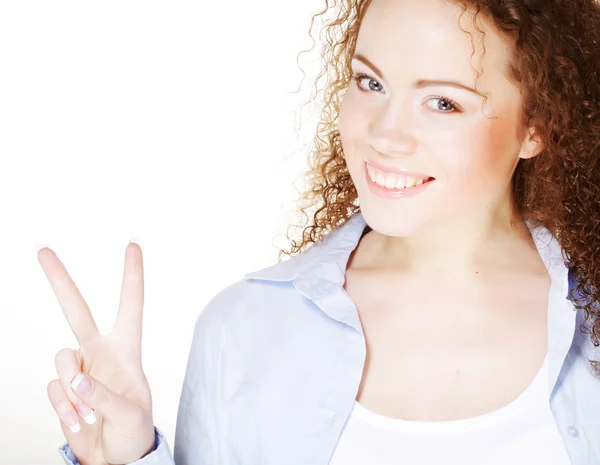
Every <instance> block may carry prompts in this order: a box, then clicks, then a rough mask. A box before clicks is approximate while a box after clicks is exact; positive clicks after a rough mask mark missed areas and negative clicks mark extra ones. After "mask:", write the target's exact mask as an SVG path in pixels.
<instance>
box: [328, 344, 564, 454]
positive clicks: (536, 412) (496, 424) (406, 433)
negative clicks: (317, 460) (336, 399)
mask: <svg viewBox="0 0 600 465" xmlns="http://www.w3.org/2000/svg"><path fill="white" fill-rule="evenodd" d="M547 379H548V356H547V355H546V358H545V359H544V362H543V364H542V367H541V369H540V371H539V372H538V374H537V375H536V377H535V379H534V380H533V381H532V383H531V384H530V385H529V386H528V387H527V388H526V389H525V391H523V392H522V393H521V395H519V397H517V398H516V399H514V400H513V401H512V402H510V403H509V404H508V405H505V406H504V407H501V408H500V409H498V410H495V411H493V412H489V413H486V414H483V415H479V416H476V417H471V418H465V419H461V420H451V421H411V420H403V419H397V418H391V417H386V416H383V415H380V414H378V413H376V412H374V411H371V410H368V409H366V408H365V407H363V406H362V405H360V404H359V403H358V402H355V403H354V408H353V410H352V413H351V415H350V416H349V418H348V420H347V421H346V424H345V425H344V429H343V430H342V433H341V434H340V437H339V439H338V443H337V446H336V448H335V451H334V453H333V455H332V457H331V460H330V462H329V465H366V464H368V465H398V464H403V463H406V464H413V465H416V464H418V465H434V464H435V465H439V464H441V463H443V464H444V465H507V464H511V465H531V464H534V463H536V464H537V463H543V464H544V465H571V462H570V460H569V458H568V455H567V453H566V450H565V448H564V444H563V441H562V438H561V437H560V433H559V432H558V429H557V427H556V424H555V422H554V419H553V417H552V413H551V411H550V405H549V403H548V397H549V396H548V383H547Z"/></svg>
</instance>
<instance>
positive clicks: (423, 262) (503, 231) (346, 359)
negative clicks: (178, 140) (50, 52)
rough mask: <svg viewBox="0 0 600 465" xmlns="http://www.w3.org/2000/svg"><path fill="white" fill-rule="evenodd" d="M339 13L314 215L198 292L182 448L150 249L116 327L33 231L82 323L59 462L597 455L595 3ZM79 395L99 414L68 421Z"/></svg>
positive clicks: (61, 357)
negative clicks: (153, 334) (75, 427)
mask: <svg viewBox="0 0 600 465" xmlns="http://www.w3.org/2000/svg"><path fill="white" fill-rule="evenodd" d="M326 11H332V10H329V9H326ZM333 11H335V17H334V18H333V19H332V20H331V21H330V22H329V23H328V24H326V29H327V31H325V32H326V34H322V35H321V37H326V38H327V42H326V43H325V49H324V56H325V57H326V58H327V67H326V68H324V69H323V73H327V74H328V77H329V81H328V83H327V87H326V89H325V93H324V99H323V102H324V104H325V106H324V108H323V113H322V115H323V121H322V124H321V125H320V127H319V130H318V134H317V136H316V138H315V150H314V152H313V153H312V154H311V155H312V157H311V159H310V166H311V169H310V171H309V172H308V173H307V174H308V175H310V176H309V184H310V188H309V190H308V191H307V193H306V195H305V200H306V202H305V203H304V205H303V206H302V208H301V210H302V212H303V213H304V212H305V211H306V210H307V209H308V208H312V207H314V208H315V210H314V214H313V217H312V220H311V223H310V224H308V225H305V226H306V228H305V229H304V230H303V234H302V240H301V241H300V243H296V242H293V247H292V249H291V250H290V251H286V252H285V253H287V254H288V255H290V256H291V258H290V259H289V260H285V261H281V260H280V261H279V263H277V264H276V265H273V266H271V267H268V268H265V269H263V270H259V271H257V272H254V273H249V274H247V275H245V276H244V279H241V280H240V281H238V282H235V283H233V284H232V285H230V286H229V287H227V288H226V289H223V290H222V291H221V292H219V293H218V294H217V295H216V296H215V297H214V298H213V299H212V300H211V301H210V302H209V304H208V305H207V307H206V308H205V309H204V310H203V311H202V313H201V314H200V316H199V318H198V320H197V323H196V327H195V330H194V337H193V343H192V347H191V351H190V356H189V360H188V365H187V369H186V374H185V379H184V383H183V388H182V392H181V400H180V405H179V411H178V417H177V430H176V438H175V449H174V456H172V455H171V452H170V449H169V446H168V444H167V442H166V441H165V438H164V435H163V434H162V433H161V432H160V430H159V429H158V428H156V427H155V426H154V424H153V421H152V404H151V397H150V389H149V386H148V383H147V381H146V379H145V377H144V374H143V371H142V368H141V354H140V347H141V324H142V323H141V321H142V300H143V299H142V295H143V278H142V256H141V250H140V249H139V247H138V246H137V245H135V244H134V245H130V246H129V248H128V249H127V252H126V263H125V274H124V283H123V294H122V299H121V305H120V310H119V316H118V320H117V323H116V325H115V330H114V331H113V333H111V335H108V336H100V335H99V334H98V331H97V329H96V326H95V324H94V322H93V318H92V317H91V315H90V313H89V310H88V309H87V306H86V305H85V302H84V301H83V299H82V298H81V296H80V295H79V293H78V292H77V290H76V287H75V285H74V284H73V283H72V281H71V280H70V278H69V277H68V274H67V272H66V270H65V269H64V267H63V266H62V264H61V263H60V261H59V260H58V258H57V257H56V255H55V254H54V253H53V252H52V251H51V250H49V249H43V250H41V251H40V252H39V260H40V262H41V264H42V266H43V267H44V270H45V271H46V273H47V275H48V278H49V280H50V282H51V284H52V286H53V289H54V290H55V292H56V294H57V297H58V298H59V300H60V301H61V304H62V306H63V308H64V311H65V314H66V317H67V319H68V321H69V324H70V325H71V327H72V328H73V330H74V332H75V334H76V335H77V337H78V340H79V343H80V349H79V350H78V351H76V352H75V351H72V350H68V349H65V350H63V351H61V352H59V353H58V354H57V359H56V365H57V371H58V378H57V379H56V380H53V381H52V382H51V383H50V384H49V385H48V393H49V397H50V401H51V402H52V405H53V406H54V408H55V410H56V412H57V414H58V416H59V417H60V419H61V421H62V423H61V425H62V427H63V431H64V433H65V437H66V439H67V443H66V444H64V445H63V446H62V447H61V448H60V449H59V451H60V453H61V455H62V456H63V458H64V460H65V463H67V464H73V463H77V461H78V462H79V463H81V464H83V465H87V464H97V463H118V464H123V463H135V464H136V465H141V464H146V465H149V464H161V465H162V464H165V465H167V464H173V463H175V464H177V465H217V464H239V465H249V464H261V465H281V464H285V465H296V464H298V465H300V464H306V465H308V464H311V465H312V464H323V465H325V464H332V465H342V464H344V465H354V464H378V465H388V464H398V463H411V464H422V465H424V464H434V463H440V462H441V460H444V463H455V464H461V465H469V464H477V465H482V464H485V465H493V464H511V465H517V464H532V463H536V464H537V463H544V464H553V465H566V464H573V465H592V464H600V377H599V373H598V370H597V365H596V363H594V362H597V360H598V358H600V354H598V353H597V351H596V350H595V347H596V346H597V345H598V336H599V335H600V323H599V322H598V316H599V314H600V310H599V308H598V288H599V285H600V266H599V262H598V251H599V250H600V231H599V227H600V205H599V202H600V187H599V186H600V158H599V156H600V124H599V118H598V111H599V108H600V80H599V77H600V48H599V47H598V42H599V40H600V6H599V4H598V3H597V2H595V1H594V0H570V1H565V0H543V1H541V0H539V1H536V0H511V1H506V0H505V1H500V0H464V1H460V0H453V1H444V0H420V1H418V2H417V1H413V0H393V1H392V0H366V1H363V0H346V1H342V2H340V4H338V5H337V6H335V10H333ZM324 13H325V11H324V12H322V13H321V14H324ZM320 77H322V76H320ZM310 244H312V246H310V247H307V246H308V245H310ZM282 253H283V251H282ZM279 258H280V259H281V255H280V257H279ZM92 361H93V364H92ZM83 375H85V376H83ZM72 381H73V383H71V382H72ZM73 386H74V387H73ZM84 386H85V387H88V388H89V389H90V390H89V392H88V394H81V393H78V391H77V388H78V387H79V388H81V387H84ZM82 405H87V406H88V407H90V408H91V409H94V410H95V411H96V415H97V418H96V421H95V422H94V423H92V424H81V425H80V428H81V429H80V430H79V431H77V432H72V431H71V429H69V427H68V425H69V416H70V415H71V416H73V418H75V419H77V415H76V410H75V408H77V409H78V410H79V412H80V414H81V415H82V416H83V415H84V413H81V412H82V410H81V409H82Z"/></svg>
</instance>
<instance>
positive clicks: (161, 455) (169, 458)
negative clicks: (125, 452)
mask: <svg viewBox="0 0 600 465" xmlns="http://www.w3.org/2000/svg"><path fill="white" fill-rule="evenodd" d="M58 452H59V453H60V456H61V457H62V459H63V461H64V462H65V464H66V465H80V463H79V460H77V457H75V455H74V454H73V451H72V450H71V447H70V446H69V444H68V443H67V442H65V443H64V444H63V445H62V446H60V447H59V448H58ZM174 464H175V461H174V460H173V455H172V454H171V450H170V449H169V444H168V442H167V439H166V438H165V435H164V434H163V432H162V431H161V430H159V429H158V428H157V427H156V426H155V427H154V449H153V450H152V452H150V453H149V454H148V455H146V456H145V457H142V458H141V459H139V460H136V461H135V462H131V463H130V464H128V465H174Z"/></svg>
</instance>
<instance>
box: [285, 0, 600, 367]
mask: <svg viewBox="0 0 600 465" xmlns="http://www.w3.org/2000/svg"><path fill="white" fill-rule="evenodd" d="M338 3H339V4H338ZM370 3H371V0H339V2H337V1H336V0H332V1H330V0H326V6H325V8H324V9H323V10H322V11H320V12H318V13H316V14H315V15H313V17H312V22H311V26H310V30H311V31H312V28H313V25H314V22H315V18H317V17H321V19H322V20H323V30H322V31H321V35H320V37H321V38H322V43H323V45H322V47H323V48H322V50H321V59H322V68H321V70H320V72H319V74H318V76H317V81H316V83H315V87H314V89H315V93H314V94H313V95H312V98H311V100H310V101H313V100H314V99H315V98H316V97H317V95H319V92H321V91H322V98H321V107H320V110H319V111H320V112H319V116H320V118H319V123H318V126H317V130H316V135H315V136H314V147H312V149H311V150H310V152H309V156H308V166H309V169H308V171H306V172H304V173H303V177H304V180H305V182H306V184H307V186H308V188H307V189H306V190H305V191H304V192H303V193H302V195H301V198H300V200H299V202H298V203H299V204H300V205H299V211H300V212H301V213H302V215H303V217H304V223H303V224H301V225H290V226H289V228H291V227H293V226H295V227H301V228H303V230H302V236H301V239H300V240H299V241H295V240H290V236H289V228H288V232H287V234H286V238H287V239H288V240H289V241H290V243H291V248H290V249H289V250H285V249H280V250H279V253H278V258H277V261H278V262H280V261H281V260H282V255H283V254H286V255H288V256H292V255H294V254H297V253H301V252H303V251H304V250H305V249H306V248H307V246H308V245H310V244H312V243H315V242H317V241H319V240H321V239H322V238H323V237H324V236H325V235H326V234H327V233H328V232H330V231H332V230H333V229H334V228H336V227H337V226H339V225H340V224H341V223H343V222H345V221H346V220H347V219H348V218H350V216H352V215H353V214H354V213H356V212H357V211H359V210H360V206H359V205H357V200H358V195H357V191H356V188H355V186H354V183H353V181H352V179H351V177H350V173H349V171H348V167H347V165H346V162H345V159H344V156H343V151H342V145H341V139H340V133H339V130H338V126H337V117H338V111H339V108H340V103H341V99H342V96H343V92H344V90H345V89H346V87H347V85H348V83H349V81H350V79H351V76H352V72H351V69H350V62H351V58H352V55H353V53H354V50H355V46H356V40H357V36H358V31H359V27H360V24H361V21H362V18H363V17H364V14H365V12H366V10H367V8H368V6H369V4H370ZM452 3H455V4H457V5H459V6H462V8H463V11H462V13H461V16H462V15H463V14H464V13H465V12H466V11H467V10H468V9H469V10H471V11H473V12H474V13H475V15H474V17H473V25H474V27H475V29H476V30H477V31H478V32H480V33H481V34H484V32H483V31H482V30H481V29H480V28H479V27H478V26H477V23H476V19H477V16H478V15H479V14H481V15H483V17H484V18H485V19H487V20H488V21H490V22H491V23H492V24H494V25H495V27H496V29H497V30H498V31H499V32H500V33H501V34H504V35H505V37H506V38H507V39H508V40H509V41H510V42H511V43H512V44H513V47H514V49H513V58H512V63H511V68H510V73H511V78H512V79H513V80H514V82H516V83H518V85H519V86H520V88H521V93H522V97H523V99H522V100H523V107H522V119H523V124H524V125H525V126H524V127H535V128H536V130H537V134H538V136H539V138H540V139H541V142H542V144H541V146H542V147H543V150H542V151H541V152H540V153H539V154H538V155H537V156H535V157H533V158H528V159H520V160H519V163H518V165H517V167H516V170H515V172H514V174H513V178H512V182H511V191H512V192H511V194H512V196H513V200H514V202H513V203H514V205H515V209H516V213H517V214H520V215H521V216H525V217H528V218H530V219H532V220H533V221H534V222H536V223H538V224H541V225H543V226H545V227H546V228H548V230H549V231H550V232H552V234H553V235H554V236H555V237H556V238H557V240H558V242H559V243H560V245H561V247H562V249H563V254H566V256H564V258H565V259H566V261H567V262H568V266H569V267H570V268H574V270H573V271H575V273H576V281H577V284H576V287H575V288H574V289H573V290H572V292H571V294H570V298H571V299H574V304H575V306H576V308H577V309H583V310H584V311H585V319H584V321H583V322H582V324H581V326H580V328H579V329H580V330H582V331H583V332H584V334H590V335H591V339H592V342H593V344H594V346H598V345H600V342H599V336H600V318H599V317H600V308H599V307H598V301H599V297H600V296H599V295H598V289H599V285H600V263H599V260H598V259H599V253H600V125H599V118H598V116H599V115H598V113H599V110H600V47H599V46H598V44H599V43H600V3H598V0H568V1H567V0H452ZM329 11H333V12H334V17H333V18H332V19H330V20H329V21H327V20H325V18H324V15H325V14H326V13H327V12H329ZM465 32H467V33H468V31H465ZM309 34H310V31H309ZM469 34H470V33H469ZM470 35H471V34H470ZM472 40H473V37H472V36H471V41H472ZM473 50H474V49H473ZM301 53H302V52H301ZM478 76H479V74H478ZM323 77H325V86H324V89H319V88H318V83H319V81H321V80H322V78H323ZM310 101H309V102H310ZM309 102H307V103H309ZM308 209H311V210H312V211H313V215H312V219H311V220H309V218H308V214H307V212H306V211H307V210H308ZM574 295H577V297H576V298H574ZM588 322H590V326H589V327H588V326H587V323H588ZM590 362H591V365H592V367H593V369H594V370H595V371H596V374H598V372H599V371H600V367H599V365H600V361H596V360H590Z"/></svg>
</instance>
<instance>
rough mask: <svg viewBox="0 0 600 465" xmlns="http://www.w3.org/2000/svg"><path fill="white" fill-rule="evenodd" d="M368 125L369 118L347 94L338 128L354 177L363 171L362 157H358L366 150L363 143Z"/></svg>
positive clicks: (342, 105) (340, 113)
mask: <svg viewBox="0 0 600 465" xmlns="http://www.w3.org/2000/svg"><path fill="white" fill-rule="evenodd" d="M368 127H369V124H368V120H367V118H366V116H365V115H364V112H361V111H359V110H358V106H357V105H356V103H355V102H354V101H353V99H352V97H351V96H346V97H345V98H344V100H343V101H342V103H341V105H340V110H339V115H338V128H339V131H340V139H341V143H342V150H343V151H344V156H345V158H346V163H347V165H348V169H349V170H350V173H351V175H352V176H353V177H354V175H355V174H356V172H357V170H361V171H362V159H358V157H360V154H361V153H363V152H364V148H363V149H361V144H363V143H364V142H363V141H364V140H365V139H366V134H367V131H368Z"/></svg>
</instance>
